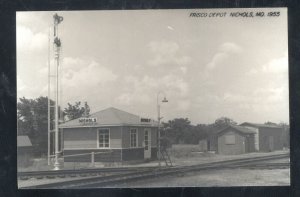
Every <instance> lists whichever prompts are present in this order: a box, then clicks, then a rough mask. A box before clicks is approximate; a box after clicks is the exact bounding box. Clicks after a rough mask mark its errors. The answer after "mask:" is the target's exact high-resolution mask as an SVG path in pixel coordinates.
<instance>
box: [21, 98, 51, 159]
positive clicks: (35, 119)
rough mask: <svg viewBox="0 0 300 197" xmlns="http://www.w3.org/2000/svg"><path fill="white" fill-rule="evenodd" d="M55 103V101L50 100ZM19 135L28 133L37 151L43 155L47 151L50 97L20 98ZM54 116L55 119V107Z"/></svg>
mask: <svg viewBox="0 0 300 197" xmlns="http://www.w3.org/2000/svg"><path fill="white" fill-rule="evenodd" d="M50 104H51V105H54V101H52V100H51V101H50ZM17 110H18V111H17V117H18V120H17V122H18V135H28V136H29V138H30V140H31V142H32V144H33V148H34V151H35V154H37V155H41V154H46V153H47V149H48V147H47V141H48V98H47V97H43V96H41V97H39V98H37V99H26V98H25V97H23V98H20V102H18V103H17ZM51 110H52V113H51V115H52V117H51V119H53V114H54V113H53V110H54V109H53V108H52V109H51Z"/></svg>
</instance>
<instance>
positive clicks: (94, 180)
mask: <svg viewBox="0 0 300 197" xmlns="http://www.w3.org/2000/svg"><path fill="white" fill-rule="evenodd" d="M287 157H289V154H278V155H272V156H260V157H252V158H243V159H233V160H226V161H219V162H212V163H205V164H198V165H192V166H176V167H169V168H153V167H152V168H135V169H136V170H135V171H126V170H125V169H124V171H122V174H118V173H115V174H109V175H107V176H96V177H88V178H84V179H80V180H71V181H65V182H56V183H49V184H43V185H36V186H30V187H23V188H28V189H34V188H35V189H39V188H58V189H59V188H61V189H63V188H68V189H69V188H95V187H112V186H114V185H117V184H120V183H124V182H130V181H137V180H145V179H150V178H155V177H161V176H168V175H176V174H182V173H187V172H192V171H204V170H217V169H224V168H239V167H242V168H245V167H248V168H249V167H251V165H252V166H253V165H254V166H255V165H263V164H261V163H260V162H265V161H270V160H276V159H282V158H287ZM259 163H260V164H259ZM266 165H270V166H272V165H273V168H274V167H275V166H274V165H276V164H274V163H273V164H272V163H269V164H266ZM266 165H265V166H266ZM261 167H262V166H261ZM93 170H97V169H93ZM101 170H104V169H101Z"/></svg>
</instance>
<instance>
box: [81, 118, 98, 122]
mask: <svg viewBox="0 0 300 197" xmlns="http://www.w3.org/2000/svg"><path fill="white" fill-rule="evenodd" d="M79 122H80V123H96V122H97V118H79Z"/></svg>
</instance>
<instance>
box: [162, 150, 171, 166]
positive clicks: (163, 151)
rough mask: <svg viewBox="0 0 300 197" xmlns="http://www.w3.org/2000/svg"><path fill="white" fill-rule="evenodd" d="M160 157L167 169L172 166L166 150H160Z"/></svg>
mask: <svg viewBox="0 0 300 197" xmlns="http://www.w3.org/2000/svg"><path fill="white" fill-rule="evenodd" d="M160 155H161V157H162V159H163V160H164V161H165V163H166V166H168V167H171V166H173V164H172V161H171V158H170V155H169V154H168V151H167V149H166V148H162V149H161V150H160Z"/></svg>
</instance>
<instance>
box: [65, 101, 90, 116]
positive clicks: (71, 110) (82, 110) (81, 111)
mask: <svg viewBox="0 0 300 197" xmlns="http://www.w3.org/2000/svg"><path fill="white" fill-rule="evenodd" d="M80 104H81V102H80V101H79V102H75V105H72V104H70V103H68V108H65V109H64V114H65V115H66V116H67V117H68V119H69V120H73V119H76V118H80V117H82V116H83V115H85V116H89V113H90V107H89V106H88V104H87V102H85V106H84V107H81V106H80Z"/></svg>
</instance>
